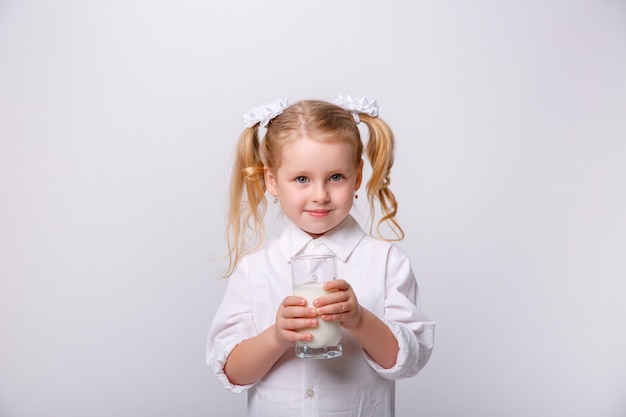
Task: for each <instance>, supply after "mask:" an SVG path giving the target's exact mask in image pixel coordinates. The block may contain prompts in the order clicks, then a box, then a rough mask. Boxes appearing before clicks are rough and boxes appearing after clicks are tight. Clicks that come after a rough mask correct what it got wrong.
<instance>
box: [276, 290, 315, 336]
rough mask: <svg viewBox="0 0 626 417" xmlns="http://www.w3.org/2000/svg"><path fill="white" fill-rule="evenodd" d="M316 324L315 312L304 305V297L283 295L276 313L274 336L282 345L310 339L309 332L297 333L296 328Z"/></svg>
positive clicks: (309, 326) (304, 327)
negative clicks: (283, 297)
mask: <svg viewBox="0 0 626 417" xmlns="http://www.w3.org/2000/svg"><path fill="white" fill-rule="evenodd" d="M316 326H317V312H316V310H315V309H314V308H309V307H306V299H304V298H302V297H296V296H295V295H289V296H287V297H285V299H284V300H283V302H282V303H281V304H280V306H279V307H278V312H277V313H276V338H277V339H278V341H279V342H280V343H281V344H283V345H293V344H294V343H295V342H304V341H307V340H311V339H312V338H313V335H312V334H311V333H306V332H305V333H299V332H298V330H303V329H310V328H313V327H316Z"/></svg>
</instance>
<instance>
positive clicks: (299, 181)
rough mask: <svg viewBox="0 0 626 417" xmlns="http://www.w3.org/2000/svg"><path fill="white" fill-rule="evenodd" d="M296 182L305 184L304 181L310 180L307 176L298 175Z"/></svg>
mask: <svg viewBox="0 0 626 417" xmlns="http://www.w3.org/2000/svg"><path fill="white" fill-rule="evenodd" d="M296 182H297V183H300V184H304V183H307V182H309V179H308V178H307V177H296Z"/></svg>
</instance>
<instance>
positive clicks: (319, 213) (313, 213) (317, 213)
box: [305, 210, 330, 217]
mask: <svg viewBox="0 0 626 417" xmlns="http://www.w3.org/2000/svg"><path fill="white" fill-rule="evenodd" d="M305 212H306V213H307V214H308V215H309V216H311V217H326V216H327V215H328V213H330V210H305Z"/></svg>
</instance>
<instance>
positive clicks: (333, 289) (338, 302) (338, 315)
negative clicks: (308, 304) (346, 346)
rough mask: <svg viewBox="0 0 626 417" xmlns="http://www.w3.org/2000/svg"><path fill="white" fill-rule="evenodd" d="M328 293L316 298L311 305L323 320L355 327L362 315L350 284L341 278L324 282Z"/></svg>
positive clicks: (346, 326)
mask: <svg viewBox="0 0 626 417" xmlns="http://www.w3.org/2000/svg"><path fill="white" fill-rule="evenodd" d="M324 289H325V290H326V291H328V292H329V294H327V295H325V296H323V297H319V298H316V299H315V300H314V301H313V305H314V306H315V308H317V313H318V314H319V315H320V318H321V319H322V320H324V321H339V322H340V323H341V326H342V327H344V328H346V329H352V328H356V327H357V326H358V325H359V324H360V322H361V317H362V311H361V305H360V304H359V301H358V300H357V298H356V295H355V294H354V291H353V290H352V287H351V286H350V284H348V282H347V281H345V280H343V279H335V280H332V281H328V282H325V283H324Z"/></svg>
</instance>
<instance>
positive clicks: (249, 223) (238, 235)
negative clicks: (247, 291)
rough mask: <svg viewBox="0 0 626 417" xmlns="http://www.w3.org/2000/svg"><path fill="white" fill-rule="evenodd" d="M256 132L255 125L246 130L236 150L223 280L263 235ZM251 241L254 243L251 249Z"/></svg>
mask: <svg viewBox="0 0 626 417" xmlns="http://www.w3.org/2000/svg"><path fill="white" fill-rule="evenodd" d="M258 131H259V129H258V124H257V125H255V126H253V127H250V128H248V129H246V130H245V131H244V132H243V133H242V134H241V137H240V138H239V142H238V143H237V148H236V150H235V161H234V165H233V172H232V177H231V182H230V199H229V205H228V221H227V227H226V241H227V242H228V253H229V264H228V269H227V270H226V272H225V273H224V276H226V277H228V276H230V275H232V273H233V272H234V271H235V268H236V266H237V263H238V262H239V260H240V259H241V257H243V256H244V255H245V254H247V253H249V252H252V251H254V250H255V249H256V248H257V247H258V246H259V245H260V244H261V243H262V242H263V239H264V236H265V227H264V224H263V217H264V215H265V211H266V210H267V200H266V199H265V181H264V176H263V162H262V161H261V157H260V154H259V133H258ZM250 242H256V243H255V244H254V245H253V246H252V247H250Z"/></svg>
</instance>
